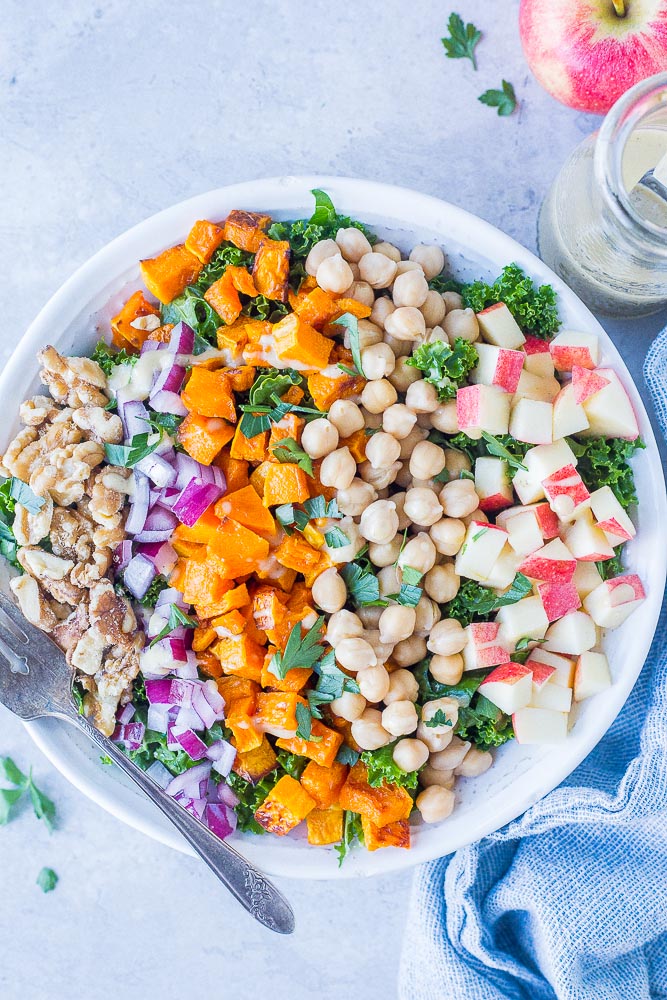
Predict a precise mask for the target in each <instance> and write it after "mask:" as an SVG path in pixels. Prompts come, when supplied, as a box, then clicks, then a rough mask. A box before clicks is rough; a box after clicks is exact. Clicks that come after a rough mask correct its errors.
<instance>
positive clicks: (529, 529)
mask: <svg viewBox="0 0 667 1000" xmlns="http://www.w3.org/2000/svg"><path fill="white" fill-rule="evenodd" d="M520 511H521V513H519V514H515V515H514V517H510V518H509V519H508V520H507V521H505V522H504V523H505V530H506V531H507V537H508V539H509V543H510V545H511V546H512V548H513V549H514V551H515V552H516V553H517V555H520V556H527V555H530V553H531V552H535V551H536V550H537V549H540V548H542V545H543V544H544V540H543V538H542V533H541V531H540V528H539V525H538V523H537V517H536V516H535V511H534V509H531V508H530V507H527V508H523V507H522V508H520Z"/></svg>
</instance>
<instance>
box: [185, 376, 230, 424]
mask: <svg viewBox="0 0 667 1000" xmlns="http://www.w3.org/2000/svg"><path fill="white" fill-rule="evenodd" d="M181 399H182V401H183V404H184V405H185V406H187V408H188V410H194V412H195V413H199V414H201V416H203V417H221V418H222V419H224V420H228V421H229V423H230V424H235V423H236V402H235V400H234V394H233V392H232V389H231V384H230V380H229V377H228V376H227V375H225V373H224V372H222V371H213V372H212V371H209V370H208V369H207V368H202V367H200V366H199V365H195V367H194V368H193V369H192V371H191V372H190V378H189V379H188V381H187V384H186V386H185V389H183V391H182V393H181Z"/></svg>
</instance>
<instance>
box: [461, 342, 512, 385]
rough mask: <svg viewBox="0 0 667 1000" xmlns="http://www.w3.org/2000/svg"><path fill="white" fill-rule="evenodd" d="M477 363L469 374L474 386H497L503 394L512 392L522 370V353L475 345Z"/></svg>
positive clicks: (503, 348) (490, 345)
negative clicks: (477, 357)
mask: <svg viewBox="0 0 667 1000" xmlns="http://www.w3.org/2000/svg"><path fill="white" fill-rule="evenodd" d="M475 349H476V351H477V354H478V356H479V361H478V363H477V365H476V367H475V368H473V370H472V371H471V372H470V381H471V382H473V383H474V384H481V385H497V386H499V387H500V388H501V389H503V390H504V391H505V392H514V390H515V389H516V387H517V385H518V384H519V378H520V376H521V371H522V369H523V359H524V354H523V352H522V351H508V350H507V348H505V347H495V346H494V345H493V344H476V345H475Z"/></svg>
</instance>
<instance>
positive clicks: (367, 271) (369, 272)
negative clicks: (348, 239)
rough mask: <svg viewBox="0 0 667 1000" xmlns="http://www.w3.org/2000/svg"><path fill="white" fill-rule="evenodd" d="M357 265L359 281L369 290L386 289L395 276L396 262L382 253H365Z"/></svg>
mask: <svg viewBox="0 0 667 1000" xmlns="http://www.w3.org/2000/svg"><path fill="white" fill-rule="evenodd" d="M358 263H359V274H360V275H361V280H362V281H367V282H368V284H369V285H370V286H371V288H388V287H389V285H391V283H392V281H393V280H394V278H395V276H396V262H395V261H393V260H392V259H391V258H390V257H386V256H385V255H384V254H383V253H375V252H373V253H366V254H364V256H363V257H361V258H360V260H359V262H358Z"/></svg>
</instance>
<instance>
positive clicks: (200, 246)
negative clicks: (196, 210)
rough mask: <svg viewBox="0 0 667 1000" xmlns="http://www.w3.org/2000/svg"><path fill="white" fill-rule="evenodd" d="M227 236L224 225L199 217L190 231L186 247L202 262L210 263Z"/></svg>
mask: <svg viewBox="0 0 667 1000" xmlns="http://www.w3.org/2000/svg"><path fill="white" fill-rule="evenodd" d="M224 238H225V233H224V230H223V227H222V226H218V225H217V223H215V222H208V220H206V219H198V220H197V222H195V224H194V226H193V227H192V229H191V230H190V232H189V233H188V236H187V239H186V241H185V248H186V250H189V251H190V253H193V254H194V255H195V257H197V259H198V260H200V261H201V262H202V264H208V262H209V261H210V259H211V257H212V256H213V254H214V253H215V251H216V250H217V249H218V247H219V246H220V244H221V243H222V241H223V240H224Z"/></svg>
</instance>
